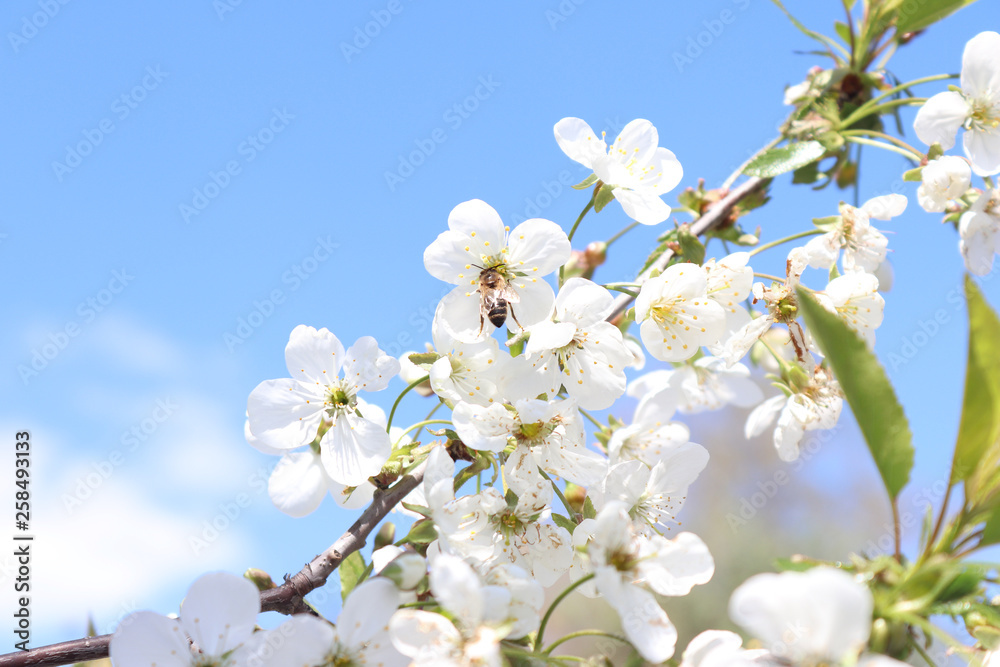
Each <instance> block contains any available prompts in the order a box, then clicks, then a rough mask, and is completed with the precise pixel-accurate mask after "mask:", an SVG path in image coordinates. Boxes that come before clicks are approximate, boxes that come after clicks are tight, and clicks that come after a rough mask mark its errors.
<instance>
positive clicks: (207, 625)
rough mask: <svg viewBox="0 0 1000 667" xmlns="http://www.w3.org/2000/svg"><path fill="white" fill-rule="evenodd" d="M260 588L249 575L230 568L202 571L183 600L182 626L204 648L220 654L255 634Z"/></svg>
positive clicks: (211, 653) (209, 651)
mask: <svg viewBox="0 0 1000 667" xmlns="http://www.w3.org/2000/svg"><path fill="white" fill-rule="evenodd" d="M259 613H260V592H259V591H258V590H257V587H256V586H254V585H253V584H252V583H250V581H249V580H248V579H244V578H243V577H238V576H236V575H235V574H230V573H228V572H211V573H209V574H205V575H202V576H201V577H199V578H198V579H197V580H196V581H195V582H194V583H193V584H191V588H189V589H188V594H187V597H185V598H184V602H182V603H181V621H180V622H181V627H182V628H184V630H185V631H186V632H187V633H188V635H189V636H190V637H191V639H193V640H194V643H195V644H197V646H198V648H200V649H201V650H202V651H203V652H205V653H206V654H208V655H211V656H221V655H222V654H223V653H226V652H228V651H232V650H233V649H234V648H236V647H237V646H239V645H240V644H242V643H243V642H245V641H246V640H247V639H249V638H250V635H251V634H253V629H254V625H255V624H256V623H257V614H259Z"/></svg>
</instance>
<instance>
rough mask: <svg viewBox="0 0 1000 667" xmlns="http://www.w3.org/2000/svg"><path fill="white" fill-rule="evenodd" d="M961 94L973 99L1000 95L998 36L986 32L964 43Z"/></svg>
mask: <svg viewBox="0 0 1000 667" xmlns="http://www.w3.org/2000/svg"><path fill="white" fill-rule="evenodd" d="M962 92H964V93H965V94H966V95H968V96H969V97H973V98H981V97H988V96H991V95H992V96H993V97H994V99H995V98H996V96H997V95H1000V34H997V33H995V32H993V31H991V30H988V31H985V32H981V33H979V34H978V35H976V36H975V37H973V38H972V39H970V40H969V41H968V42H966V44H965V50H964V51H963V52H962Z"/></svg>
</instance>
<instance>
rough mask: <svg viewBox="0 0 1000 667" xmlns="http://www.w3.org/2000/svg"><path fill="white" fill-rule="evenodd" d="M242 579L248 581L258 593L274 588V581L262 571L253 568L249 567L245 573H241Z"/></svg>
mask: <svg viewBox="0 0 1000 667" xmlns="http://www.w3.org/2000/svg"><path fill="white" fill-rule="evenodd" d="M243 576H244V578H246V579H249V580H250V582H251V583H252V584H253V585H254V586H256V587H257V590H258V591H269V590H271V589H272V588H275V585H274V581H273V580H272V579H271V575H269V574H268V573H267V572H265V571H264V570H258V569H257V568H255V567H251V568H250V569H248V570H247V571H246V572H244V573H243Z"/></svg>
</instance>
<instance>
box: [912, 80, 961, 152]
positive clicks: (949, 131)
mask: <svg viewBox="0 0 1000 667" xmlns="http://www.w3.org/2000/svg"><path fill="white" fill-rule="evenodd" d="M968 114H969V105H968V103H967V102H966V101H965V98H964V97H962V95H961V94H960V93H955V92H946V93H938V94H937V95H935V96H934V97H932V98H930V99H929V100H927V101H926V102H924V105H923V106H922V107H920V110H919V111H917V117H916V119H915V120H914V121H913V129H914V131H916V133H917V136H918V137H920V141H922V142H924V143H925V144H927V145H928V146H930V145H931V144H934V143H938V144H941V148H943V149H944V150H948V149H950V148H951V147H952V146H954V145H955V134H956V133H957V132H958V128H960V127H962V123H964V122H965V118H966V116H968Z"/></svg>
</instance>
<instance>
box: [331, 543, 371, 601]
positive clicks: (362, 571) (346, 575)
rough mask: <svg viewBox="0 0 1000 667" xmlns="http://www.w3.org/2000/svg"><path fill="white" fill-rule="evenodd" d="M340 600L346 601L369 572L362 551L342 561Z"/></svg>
mask: <svg viewBox="0 0 1000 667" xmlns="http://www.w3.org/2000/svg"><path fill="white" fill-rule="evenodd" d="M338 569H339V570H340V598H341V600H346V599H347V596H348V595H350V594H351V591H353V590H354V589H355V587H357V585H358V584H360V583H361V582H362V581H364V580H365V578H366V577H365V575H366V572H367V570H368V568H367V566H366V565H365V559H364V557H363V556H362V555H361V552H360V551H355V552H354V553H352V554H351V555H350V556H348V557H347V558H345V559H344V560H342V561H340V567H339V568H338Z"/></svg>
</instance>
